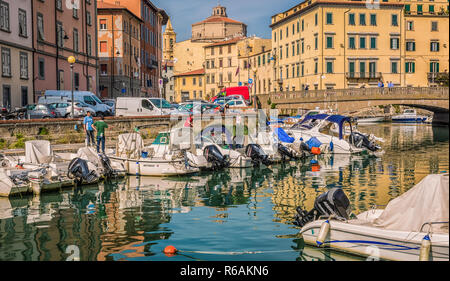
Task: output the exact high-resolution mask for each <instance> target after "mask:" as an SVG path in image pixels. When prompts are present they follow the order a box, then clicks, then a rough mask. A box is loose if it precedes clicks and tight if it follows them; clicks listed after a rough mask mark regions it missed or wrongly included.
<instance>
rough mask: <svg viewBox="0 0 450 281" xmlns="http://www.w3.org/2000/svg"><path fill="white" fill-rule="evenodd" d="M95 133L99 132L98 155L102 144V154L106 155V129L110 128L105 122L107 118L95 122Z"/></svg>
mask: <svg viewBox="0 0 450 281" xmlns="http://www.w3.org/2000/svg"><path fill="white" fill-rule="evenodd" d="M94 128H95V131H97V153H100V143H102V153H103V154H104V153H105V129H106V128H108V124H106V122H105V117H103V116H102V117H101V120H98V121H95V123H94Z"/></svg>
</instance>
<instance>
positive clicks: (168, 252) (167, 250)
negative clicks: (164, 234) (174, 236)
mask: <svg viewBox="0 0 450 281" xmlns="http://www.w3.org/2000/svg"><path fill="white" fill-rule="evenodd" d="M177 251H178V250H177V249H176V248H175V247H174V246H172V245H169V246H167V247H165V248H164V251H163V252H164V254H166V255H167V256H168V257H171V256H174V255H175V254H176V253H177Z"/></svg>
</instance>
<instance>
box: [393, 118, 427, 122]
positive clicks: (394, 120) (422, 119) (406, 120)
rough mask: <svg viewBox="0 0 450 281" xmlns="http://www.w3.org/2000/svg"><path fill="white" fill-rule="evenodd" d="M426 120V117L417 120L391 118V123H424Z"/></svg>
mask: <svg viewBox="0 0 450 281" xmlns="http://www.w3.org/2000/svg"><path fill="white" fill-rule="evenodd" d="M426 120H427V118H426V117H418V118H392V123H424V122H425V121H426Z"/></svg>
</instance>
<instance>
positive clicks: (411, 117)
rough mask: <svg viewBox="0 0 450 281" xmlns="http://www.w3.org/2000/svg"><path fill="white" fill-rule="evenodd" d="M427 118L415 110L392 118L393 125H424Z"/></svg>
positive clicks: (405, 111) (409, 110) (406, 111)
mask: <svg viewBox="0 0 450 281" xmlns="http://www.w3.org/2000/svg"><path fill="white" fill-rule="evenodd" d="M427 119H428V117H427V116H423V115H417V113H416V110H414V109H405V110H404V111H403V114H400V115H396V116H392V122H393V123H424V122H425V121H426V120H427Z"/></svg>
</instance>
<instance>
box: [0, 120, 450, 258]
mask: <svg viewBox="0 0 450 281" xmlns="http://www.w3.org/2000/svg"><path fill="white" fill-rule="evenodd" d="M359 129H360V130H361V131H363V132H370V133H373V134H375V135H377V136H379V137H382V138H384V139H385V143H383V148H384V150H385V151H386V153H385V154H384V155H383V156H382V157H380V158H373V157H368V156H349V155H339V156H328V157H325V156H322V157H319V163H318V164H319V165H311V164H310V161H309V160H305V161H302V162H301V161H299V162H291V163H286V164H284V165H276V166H273V167H270V169H269V168H265V169H262V168H260V169H248V170H228V171H224V172H215V173H204V174H200V175H196V176H192V177H189V178H171V179H162V178H140V179H137V178H136V177H129V178H127V179H126V180H122V181H118V182H110V183H104V184H100V185H98V186H97V185H96V186H90V187H83V188H81V189H77V190H71V189H69V190H65V191H63V192H61V193H51V194H43V195H41V196H40V197H34V198H33V197H23V198H13V199H7V198H0V260H40V261H44V260H67V259H69V260H72V259H77V257H79V259H80V260H158V261H175V260H176V261H180V260H181V261H189V260H238V261H243V260H259V261H263V260H269V261H277V260H281V261H294V260H361V258H358V257H355V256H350V255H343V254H339V253H336V252H333V251H329V250H322V249H317V248H314V247H310V246H307V245H304V243H303V241H302V239H300V238H299V237H298V231H299V229H298V227H296V226H294V225H293V224H292V218H293V216H294V213H295V208H296V207H297V206H301V207H302V208H303V209H308V210H309V209H311V208H312V206H313V203H314V199H315V198H316V197H317V196H318V195H319V194H321V193H322V192H324V191H326V190H327V189H329V188H332V187H341V188H343V190H344V191H345V193H346V194H347V196H348V197H349V199H350V201H351V204H352V208H353V212H354V213H355V214H359V213H360V212H363V211H365V210H368V209H370V208H372V206H374V205H379V206H382V205H386V204H387V203H388V202H389V201H390V200H391V199H393V198H396V197H397V196H399V195H401V194H403V193H404V192H406V191H407V190H408V189H410V188H411V187H413V186H414V185H415V184H417V183H418V182H419V181H420V180H422V179H423V178H424V177H425V176H426V175H428V174H431V173H443V172H446V171H448V169H449V155H448V154H449V131H448V127H432V126H431V125H396V124H374V125H360V126H359ZM168 245H173V246H175V247H176V248H177V249H179V250H180V253H179V254H178V255H176V256H166V255H165V254H164V253H163V252H162V251H163V249H164V248H165V247H166V246H168Z"/></svg>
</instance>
